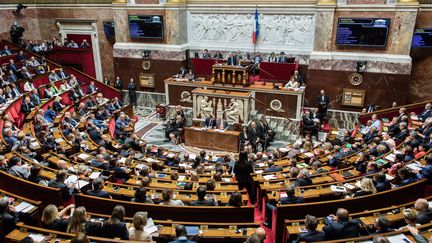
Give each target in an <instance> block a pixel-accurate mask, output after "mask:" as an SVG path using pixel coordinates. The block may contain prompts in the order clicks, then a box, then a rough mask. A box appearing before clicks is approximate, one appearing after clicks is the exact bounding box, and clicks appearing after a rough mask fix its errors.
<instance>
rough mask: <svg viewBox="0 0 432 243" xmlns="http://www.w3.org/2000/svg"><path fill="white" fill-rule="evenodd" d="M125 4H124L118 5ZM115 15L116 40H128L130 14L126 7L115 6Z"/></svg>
mask: <svg viewBox="0 0 432 243" xmlns="http://www.w3.org/2000/svg"><path fill="white" fill-rule="evenodd" d="M116 6H123V5H120V4H118V5H116ZM113 9H114V11H113V14H114V15H113V17H114V23H115V38H116V42H128V33H129V27H128V14H127V10H126V9H115V7H113Z"/></svg>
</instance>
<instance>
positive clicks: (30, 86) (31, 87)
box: [24, 82, 35, 92]
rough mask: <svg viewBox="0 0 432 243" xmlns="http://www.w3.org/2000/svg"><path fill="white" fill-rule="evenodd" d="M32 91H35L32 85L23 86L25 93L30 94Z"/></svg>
mask: <svg viewBox="0 0 432 243" xmlns="http://www.w3.org/2000/svg"><path fill="white" fill-rule="evenodd" d="M34 89H35V87H34V85H33V84H32V83H30V82H25V84H24V91H25V92H30V91H32V90H34Z"/></svg>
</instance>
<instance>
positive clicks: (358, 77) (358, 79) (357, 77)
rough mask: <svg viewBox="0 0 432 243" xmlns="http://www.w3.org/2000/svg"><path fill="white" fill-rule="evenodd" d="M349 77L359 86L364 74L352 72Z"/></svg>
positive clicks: (351, 81)
mask: <svg viewBox="0 0 432 243" xmlns="http://www.w3.org/2000/svg"><path fill="white" fill-rule="evenodd" d="M348 79H349V81H350V83H351V84H352V85H354V86H358V85H360V84H361V83H362V82H363V76H362V75H361V74H360V73H352V74H350V75H349V78H348Z"/></svg>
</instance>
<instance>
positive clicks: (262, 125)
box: [257, 116, 276, 148]
mask: <svg viewBox="0 0 432 243" xmlns="http://www.w3.org/2000/svg"><path fill="white" fill-rule="evenodd" d="M257 129H258V133H259V134H260V136H261V139H263V140H264V143H265V147H266V148H267V147H268V146H269V145H270V142H272V141H273V140H274V137H275V136H276V132H274V131H273V130H271V129H270V126H269V125H268V123H267V120H266V119H265V117H264V116H262V117H261V119H260V120H259V121H258V122H257Z"/></svg>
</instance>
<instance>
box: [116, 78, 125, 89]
mask: <svg viewBox="0 0 432 243" xmlns="http://www.w3.org/2000/svg"><path fill="white" fill-rule="evenodd" d="M114 88H116V89H118V90H122V89H123V84H122V81H121V80H120V77H119V76H117V77H116V79H115V81H114Z"/></svg>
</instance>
